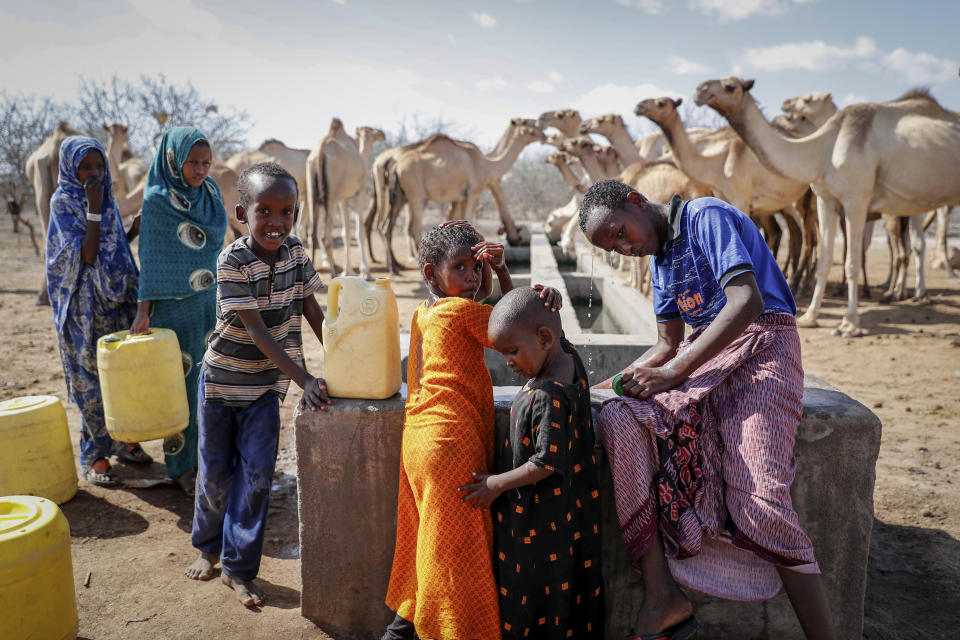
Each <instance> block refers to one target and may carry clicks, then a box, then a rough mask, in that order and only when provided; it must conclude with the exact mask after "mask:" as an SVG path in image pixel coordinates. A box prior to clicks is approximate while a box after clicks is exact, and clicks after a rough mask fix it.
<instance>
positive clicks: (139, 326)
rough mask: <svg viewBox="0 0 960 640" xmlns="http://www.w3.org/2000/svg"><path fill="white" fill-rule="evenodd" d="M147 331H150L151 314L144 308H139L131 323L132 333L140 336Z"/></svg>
mask: <svg viewBox="0 0 960 640" xmlns="http://www.w3.org/2000/svg"><path fill="white" fill-rule="evenodd" d="M145 333H150V314H149V313H146V312H144V310H143V309H137V315H136V316H135V317H134V318H133V324H131V325H130V335H132V336H139V335H142V334H145Z"/></svg>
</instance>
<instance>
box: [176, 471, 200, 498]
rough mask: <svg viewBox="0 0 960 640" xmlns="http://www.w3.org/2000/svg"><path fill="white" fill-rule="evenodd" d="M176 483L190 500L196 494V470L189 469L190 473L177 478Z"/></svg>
mask: <svg viewBox="0 0 960 640" xmlns="http://www.w3.org/2000/svg"><path fill="white" fill-rule="evenodd" d="M176 483H177V484H178V485H180V488H181V489H183V492H184V493H185V494H187V496H189V497H191V498H192V497H193V496H195V495H196V493H197V470H196V469H190V471H187V472H186V473H184V474H183V475H182V476H180V477H179V478H177V479H176Z"/></svg>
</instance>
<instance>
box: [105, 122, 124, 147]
mask: <svg viewBox="0 0 960 640" xmlns="http://www.w3.org/2000/svg"><path fill="white" fill-rule="evenodd" d="M101 126H102V127H103V130H104V131H106V132H107V135H109V136H110V143H109V144H107V146H110V144H119V145H121V146H123V145H124V144H126V143H127V127H126V125H122V124H120V123H119V122H114V123H113V124H111V125H106V124H105V125H101Z"/></svg>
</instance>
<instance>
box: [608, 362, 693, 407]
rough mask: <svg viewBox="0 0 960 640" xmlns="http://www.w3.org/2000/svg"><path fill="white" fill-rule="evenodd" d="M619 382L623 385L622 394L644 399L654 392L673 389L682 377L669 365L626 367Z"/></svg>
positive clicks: (681, 380)
mask: <svg viewBox="0 0 960 640" xmlns="http://www.w3.org/2000/svg"><path fill="white" fill-rule="evenodd" d="M620 382H621V384H622V385H623V395H625V396H630V397H632V398H637V399H638V400H646V399H647V398H649V397H650V396H652V395H654V394H656V393H660V392H661V391H669V390H670V389H673V388H674V387H676V386H677V385H678V384H680V383H681V382H683V378H682V377H681V376H680V374H679V373H677V372H676V371H674V370H673V368H671V367H670V366H669V365H664V366H662V367H627V369H626V370H625V371H624V373H623V378H622V379H621V381H620Z"/></svg>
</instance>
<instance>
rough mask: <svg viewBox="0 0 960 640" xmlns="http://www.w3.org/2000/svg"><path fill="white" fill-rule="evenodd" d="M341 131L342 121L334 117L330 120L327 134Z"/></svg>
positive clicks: (330, 134) (331, 134)
mask: <svg viewBox="0 0 960 640" xmlns="http://www.w3.org/2000/svg"><path fill="white" fill-rule="evenodd" d="M341 131H343V121H342V120H340V118H334V119H333V120H331V121H330V130H329V131H327V135H328V136H333V135H336V134H338V133H340V132H341Z"/></svg>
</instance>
